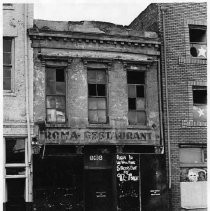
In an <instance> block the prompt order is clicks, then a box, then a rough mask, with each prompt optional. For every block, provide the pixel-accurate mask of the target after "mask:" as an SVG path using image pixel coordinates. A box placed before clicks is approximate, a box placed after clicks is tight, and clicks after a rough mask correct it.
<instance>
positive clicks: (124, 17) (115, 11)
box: [34, 0, 151, 25]
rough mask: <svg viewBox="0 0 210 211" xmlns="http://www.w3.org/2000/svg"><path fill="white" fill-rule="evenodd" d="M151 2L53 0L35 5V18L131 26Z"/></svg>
mask: <svg viewBox="0 0 210 211" xmlns="http://www.w3.org/2000/svg"><path fill="white" fill-rule="evenodd" d="M150 2H151V1H150V0H121V1H120V0H88V1H87V0H74V1H73V0H68V1H66V0H59V5H58V1H55V0H51V1H50V2H49V1H47V0H45V1H43V0H42V1H39V2H38V3H36V4H34V18H35V19H46V20H61V21H83V20H91V21H104V22H112V23H115V24H120V25H129V24H130V23H131V22H132V21H133V20H134V19H135V18H136V17H137V16H138V15H139V14H140V13H141V11H143V10H144V9H146V7H147V6H148V5H149V4H150Z"/></svg>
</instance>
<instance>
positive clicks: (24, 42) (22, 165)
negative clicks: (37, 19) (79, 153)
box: [2, 4, 33, 211]
mask: <svg viewBox="0 0 210 211" xmlns="http://www.w3.org/2000/svg"><path fill="white" fill-rule="evenodd" d="M2 9H3V147H4V149H3V152H4V156H3V157H4V164H3V165H4V186H3V189H4V191H3V200H4V201H3V202H4V210H17V211H18V210H21V211H22V210H25V209H28V208H29V205H30V204H31V201H32V173H31V172H32V167H31V158H32V156H31V154H32V153H31V145H30V143H31V137H32V135H33V88H32V84H33V50H32V48H31V46H30V40H29V37H28V36H27V29H28V28H31V27H32V26H33V6H32V5H30V4H27V5H26V4H3V8H2Z"/></svg>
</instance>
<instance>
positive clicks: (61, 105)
mask: <svg viewBox="0 0 210 211" xmlns="http://www.w3.org/2000/svg"><path fill="white" fill-rule="evenodd" d="M46 95H47V96H46V108H47V122H57V123H64V122H65V121H66V84H65V72H64V69H56V68H47V69H46Z"/></svg>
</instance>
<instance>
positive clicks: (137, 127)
mask: <svg viewBox="0 0 210 211" xmlns="http://www.w3.org/2000/svg"><path fill="white" fill-rule="evenodd" d="M127 128H128V129H144V130H151V127H149V126H146V125H128V126H127Z"/></svg>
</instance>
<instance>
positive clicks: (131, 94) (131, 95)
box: [128, 84, 136, 98]
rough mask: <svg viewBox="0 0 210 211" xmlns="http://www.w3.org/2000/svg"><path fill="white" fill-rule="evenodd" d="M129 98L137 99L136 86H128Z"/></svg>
mask: <svg viewBox="0 0 210 211" xmlns="http://www.w3.org/2000/svg"><path fill="white" fill-rule="evenodd" d="M128 97H129V98H136V85H130V84H129V85H128Z"/></svg>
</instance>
